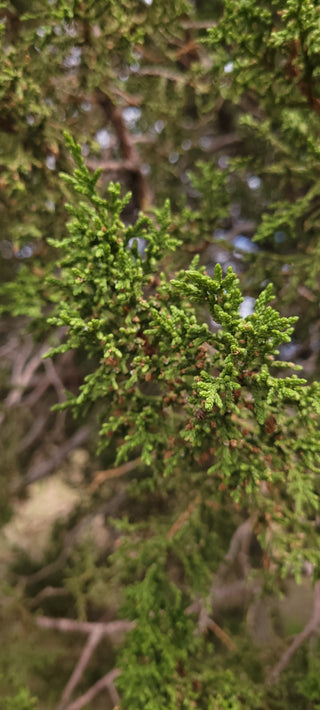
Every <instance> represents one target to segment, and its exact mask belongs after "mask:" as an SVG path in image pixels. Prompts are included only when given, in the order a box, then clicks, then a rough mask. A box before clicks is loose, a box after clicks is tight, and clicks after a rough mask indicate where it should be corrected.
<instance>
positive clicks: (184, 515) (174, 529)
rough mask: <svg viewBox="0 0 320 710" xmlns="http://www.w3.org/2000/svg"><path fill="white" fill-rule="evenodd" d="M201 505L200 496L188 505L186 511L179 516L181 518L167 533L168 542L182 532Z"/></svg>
mask: <svg viewBox="0 0 320 710" xmlns="http://www.w3.org/2000/svg"><path fill="white" fill-rule="evenodd" d="M199 503H200V496H196V498H195V500H193V501H192V502H191V503H190V504H189V505H188V507H187V508H186V510H184V511H183V513H181V515H179V517H178V518H177V520H176V521H175V522H174V523H173V525H172V527H171V528H170V530H169V531H168V533H167V538H168V540H172V538H173V537H174V535H176V533H177V532H178V531H179V530H180V528H182V526H183V525H184V523H185V522H186V521H187V520H188V519H189V518H190V516H191V515H192V513H193V511H194V509H195V508H196V507H197V505H199Z"/></svg>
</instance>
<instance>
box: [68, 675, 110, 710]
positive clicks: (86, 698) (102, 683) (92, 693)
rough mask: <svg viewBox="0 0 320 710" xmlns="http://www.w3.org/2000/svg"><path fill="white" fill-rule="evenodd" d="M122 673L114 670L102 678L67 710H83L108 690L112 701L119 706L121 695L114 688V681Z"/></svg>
mask: <svg viewBox="0 0 320 710" xmlns="http://www.w3.org/2000/svg"><path fill="white" fill-rule="evenodd" d="M120 673H121V671H120V669H119V668H114V669H113V670H112V671H110V672H109V673H107V675H105V676H103V678H100V680H98V681H97V683H95V684H94V685H93V686H92V687H91V688H89V690H87V692H86V693H84V694H83V695H81V696H80V697H79V698H77V700H75V701H74V702H73V703H71V704H70V705H67V707H66V708H65V710H81V708H83V707H84V706H85V705H88V703H90V702H91V700H93V698H95V697H96V695H98V693H100V691H101V690H104V688H106V689H107V690H108V691H109V695H110V698H111V701H112V703H113V704H114V705H118V704H119V702H120V698H119V695H118V693H117V691H116V689H115V687H114V681H115V680H116V678H118V676H119V675H120Z"/></svg>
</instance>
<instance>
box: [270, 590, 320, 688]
mask: <svg viewBox="0 0 320 710" xmlns="http://www.w3.org/2000/svg"><path fill="white" fill-rule="evenodd" d="M319 624H320V581H318V582H316V583H315V586H314V605H313V613H312V617H311V619H310V621H308V623H307V624H306V626H305V627H304V629H303V630H302V631H301V632H300V634H297V636H295V638H294V640H293V641H292V643H291V644H290V646H289V648H287V649H286V651H285V652H284V653H283V654H282V656H281V658H280V660H279V661H278V663H276V665H275V666H274V668H273V669H272V671H271V673H270V674H269V676H268V679H267V682H268V683H269V684H271V683H275V682H276V681H277V680H278V677H279V675H280V673H282V671H283V670H284V669H285V668H286V667H287V665H288V663H289V662H290V660H291V658H292V656H293V654H294V653H295V652H296V651H297V650H298V648H300V646H301V645H302V644H303V643H304V642H305V641H306V640H307V639H308V638H309V636H311V634H314V633H319V628H318V627H319Z"/></svg>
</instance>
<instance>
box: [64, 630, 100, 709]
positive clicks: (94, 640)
mask: <svg viewBox="0 0 320 710" xmlns="http://www.w3.org/2000/svg"><path fill="white" fill-rule="evenodd" d="M102 636H103V631H102V629H101V628H98V627H95V628H94V629H93V630H92V632H91V633H90V634H89V636H88V640H87V643H86V644H85V646H84V648H83V651H82V653H81V656H80V658H79V661H78V663H77V665H76V667H75V669H74V671H73V673H72V675H71V676H70V678H69V681H68V683H67V685H66V687H65V689H64V691H63V693H62V696H61V700H60V703H59V705H58V707H57V710H63V708H65V706H66V705H67V703H68V702H69V700H70V698H71V695H72V693H73V691H74V689H75V688H76V686H77V685H78V683H80V680H81V678H82V676H83V673H84V671H85V669H86V667H87V665H88V663H89V661H90V658H91V656H92V654H93V652H94V650H95V648H96V646H97V645H98V643H99V641H100V640H101V638H102Z"/></svg>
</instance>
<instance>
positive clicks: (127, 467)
mask: <svg viewBox="0 0 320 710" xmlns="http://www.w3.org/2000/svg"><path fill="white" fill-rule="evenodd" d="M140 463H141V456H138V458H136V459H133V461H127V462H126V463H123V464H121V466H117V467H116V468H109V469H107V470H106V471H96V473H95V474H94V480H93V481H92V483H91V485H90V486H89V489H88V490H89V492H90V493H94V491H96V490H97V488H99V486H101V485H102V483H105V481H109V480H110V479H111V478H119V476H124V475H125V474H126V473H129V472H130V471H133V469H135V468H137V466H139V464H140Z"/></svg>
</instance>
